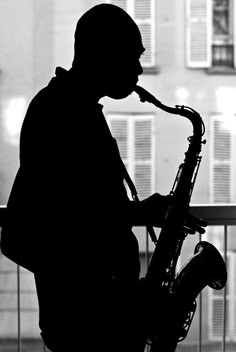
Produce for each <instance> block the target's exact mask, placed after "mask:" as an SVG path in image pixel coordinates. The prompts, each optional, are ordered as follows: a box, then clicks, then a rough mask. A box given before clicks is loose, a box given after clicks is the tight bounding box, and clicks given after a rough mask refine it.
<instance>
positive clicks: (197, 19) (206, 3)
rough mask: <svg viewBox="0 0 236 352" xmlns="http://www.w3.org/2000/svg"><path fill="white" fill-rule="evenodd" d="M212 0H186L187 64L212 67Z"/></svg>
mask: <svg viewBox="0 0 236 352" xmlns="http://www.w3.org/2000/svg"><path fill="white" fill-rule="evenodd" d="M211 44H212V0H186V63H187V66H188V67H192V68H204V67H210V66H211V60H212V59H211V57H212V53H211Z"/></svg>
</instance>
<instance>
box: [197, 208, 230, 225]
mask: <svg viewBox="0 0 236 352" xmlns="http://www.w3.org/2000/svg"><path fill="white" fill-rule="evenodd" d="M191 213H193V214H194V215H197V216H199V217H201V218H203V219H205V220H206V221H207V223H208V225H236V204H193V205H191Z"/></svg>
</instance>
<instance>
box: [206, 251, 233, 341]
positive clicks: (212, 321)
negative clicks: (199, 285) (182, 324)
mask: <svg viewBox="0 0 236 352" xmlns="http://www.w3.org/2000/svg"><path fill="white" fill-rule="evenodd" d="M235 269H236V254H235V252H228V254H227V272H228V281H227V286H226V339H227V340H228V341H236V320H235V312H236V286H235ZM223 296H224V291H223V290H219V291H216V290H212V289H211V288H209V289H208V299H209V305H208V307H209V308H208V309H209V314H208V319H209V339H210V340H212V341H221V340H222V332H223V314H224V313H223V304H224V297H223Z"/></svg>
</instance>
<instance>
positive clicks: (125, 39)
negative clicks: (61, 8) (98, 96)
mask: <svg viewBox="0 0 236 352" xmlns="http://www.w3.org/2000/svg"><path fill="white" fill-rule="evenodd" d="M74 49H75V55H74V61H73V67H75V68H78V69H79V70H80V71H81V70H83V71H84V70H85V71H86V70H87V72H90V73H91V72H92V75H93V78H94V79H98V80H99V83H100V84H102V85H103V89H104V95H107V96H110V97H112V98H114V99H120V98H124V97H126V96H128V95H129V94H130V93H131V92H132V91H133V89H134V87H135V85H136V83H137V80H138V76H139V75H140V74H141V73H142V68H141V65H140V63H139V59H140V56H141V54H142V53H143V52H144V50H145V49H144V47H143V45H142V38H141V34H140V31H139V29H138V26H137V25H136V23H135V22H134V21H133V20H132V18H131V17H130V16H129V15H128V14H127V13H126V12H125V11H124V10H122V9H121V8H119V7H117V6H115V5H111V4H100V5H96V6H94V7H93V8H91V9H90V10H89V11H87V12H86V13H85V14H84V15H83V16H82V17H81V18H80V19H79V21H78V23H77V26H76V31H75V45H74Z"/></svg>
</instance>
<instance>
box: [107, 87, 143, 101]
mask: <svg viewBox="0 0 236 352" xmlns="http://www.w3.org/2000/svg"><path fill="white" fill-rule="evenodd" d="M135 86H136V85H132V86H129V87H122V88H119V89H113V90H111V91H110V92H108V94H107V96H108V97H109V98H112V99H116V100H119V99H124V98H127V97H128V96H129V95H130V94H132V93H133V91H134V89H135Z"/></svg>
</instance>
